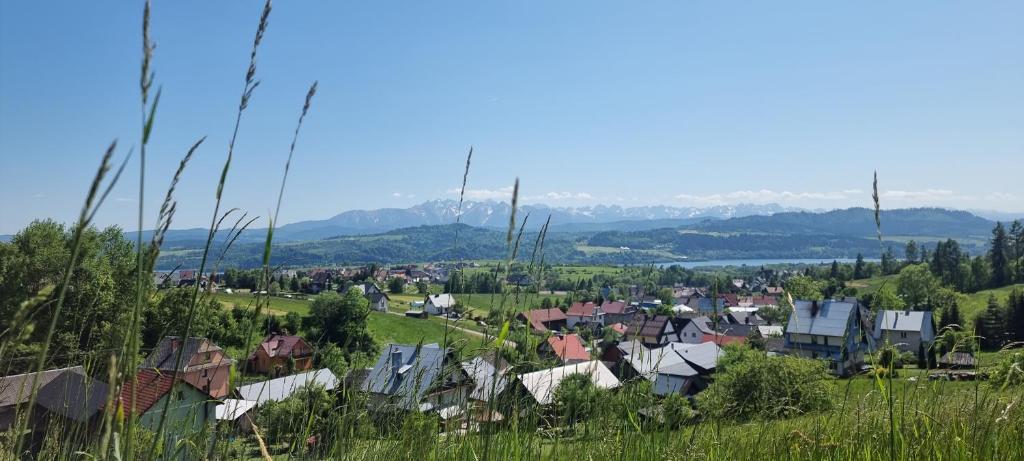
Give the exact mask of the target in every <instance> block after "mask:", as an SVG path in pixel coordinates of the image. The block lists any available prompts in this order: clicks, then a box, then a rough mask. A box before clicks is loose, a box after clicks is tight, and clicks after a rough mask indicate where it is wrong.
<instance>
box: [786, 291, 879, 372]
mask: <svg viewBox="0 0 1024 461" xmlns="http://www.w3.org/2000/svg"><path fill="white" fill-rule="evenodd" d="M784 338H785V349H786V352H788V353H789V354H791V355H795V356H798V357H806V358H811V359H821V360H825V361H827V362H828V366H829V370H831V371H832V373H834V374H837V375H840V376H848V375H850V374H853V373H856V372H857V371H858V370H859V369H860V368H861V367H862V366H863V365H864V353H865V352H867V351H870V350H872V349H874V344H875V342H874V337H873V336H872V334H871V324H870V321H869V320H868V314H867V309H866V308H864V306H862V305H861V304H860V303H859V302H858V301H857V299H856V298H847V299H844V300H836V299H827V300H824V301H819V300H812V301H795V302H794V306H793V312H792V313H791V314H790V316H789V323H788V324H787V325H786V330H785V335H784Z"/></svg>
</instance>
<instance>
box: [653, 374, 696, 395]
mask: <svg viewBox="0 0 1024 461" xmlns="http://www.w3.org/2000/svg"><path fill="white" fill-rule="evenodd" d="M690 384H691V380H690V379H689V378H685V377H682V376H675V375H664V374H658V375H656V376H655V378H654V393H655V394H657V395H669V394H684V395H685V394H687V393H688V392H689V390H690Z"/></svg>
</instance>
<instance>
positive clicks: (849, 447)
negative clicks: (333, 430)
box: [275, 370, 1024, 460]
mask: <svg viewBox="0 0 1024 461" xmlns="http://www.w3.org/2000/svg"><path fill="white" fill-rule="evenodd" d="M918 373H920V371H918V370H908V374H907V375H906V376H908V377H915V378H917V377H919V376H918ZM832 388H833V395H834V402H835V405H834V407H833V409H832V410H829V411H825V412H819V413H812V414H805V415H802V416H798V417H795V418H791V419H786V420H778V421H747V422H731V421H712V420H705V421H703V422H699V423H696V424H690V425H686V426H683V427H682V428H678V429H667V428H664V427H662V426H660V425H659V424H658V423H655V422H652V421H651V420H647V419H645V418H643V417H642V413H641V412H640V409H642V408H647V407H649V406H651V405H654V404H656V402H657V401H656V400H655V399H654V398H653V397H650V396H649V395H646V394H636V395H631V394H630V392H629V391H627V390H622V391H620V392H618V393H616V394H613V395H612V396H610V397H609V398H608V399H607V401H605V402H602V406H601V410H600V411H599V414H598V415H597V416H595V417H593V418H592V419H590V420H587V421H585V422H582V423H578V424H576V425H573V426H569V427H560V428H559V427H552V426H548V425H545V424H543V423H542V422H541V421H540V420H539V419H538V418H537V415H538V414H539V413H543V412H544V411H543V410H539V409H537V410H538V411H539V413H538V411H534V410H530V411H527V412H524V413H520V416H519V417H518V418H515V417H513V420H512V421H510V422H509V423H508V424H507V425H505V426H503V427H501V428H500V429H498V430H497V431H494V432H492V433H490V434H480V433H475V434H468V435H466V434H461V433H454V432H450V433H445V432H441V433H440V434H439V433H438V431H442V430H443V429H442V428H441V426H438V425H437V423H436V421H432V420H429V419H423V418H419V419H418V420H417V421H418V422H417V423H416V424H410V423H409V422H408V421H407V423H406V425H405V426H403V427H402V428H401V430H398V431H394V432H391V433H387V434H376V433H375V434H365V433H364V434H356V433H354V432H348V431H347V428H346V429H343V431H346V432H347V433H348V436H344V437H342V438H341V439H339V440H336V441H335V444H334V445H333V446H332V447H330V448H329V449H326V450H324V451H322V452H319V453H305V454H304V455H303V456H301V457H300V456H292V457H286V456H281V457H277V458H275V459H355V460H362V459H367V460H369V459H430V460H476V459H502V460H504V459H515V460H519V459H523V460H526V459H529V460H535V459H545V460H546V459H551V460H556V459H588V460H621V459H630V460H655V459H698V460H736V459H744V460H745V459H772V460H775V459H787V460H848V459H859V460H878V459H898V460H916V459H953V460H959V459H979V460H982V459H983V460H1011V459H1022V458H1021V457H1022V456H1024V410H1022V408H1021V403H1022V401H1024V391H1022V389H1021V388H1016V389H1002V390H1000V389H993V388H991V387H990V386H988V385H987V384H984V383H977V382H943V381H928V380H926V379H917V380H910V379H905V378H899V379H894V380H893V381H892V386H891V389H892V390H893V393H892V400H891V408H892V412H891V414H892V415H893V416H892V418H891V419H890V416H889V415H890V400H889V399H888V398H887V390H888V389H890V387H889V383H888V382H887V381H882V382H876V381H874V380H873V379H869V378H865V377H857V378H854V379H849V380H838V379H837V380H834V381H832ZM363 418H365V416H357V419H363ZM363 422H364V423H365V421H363ZM359 424H361V423H356V425H359ZM317 430H318V431H324V430H330V429H329V428H317ZM890 434H892V435H893V437H892V438H890Z"/></svg>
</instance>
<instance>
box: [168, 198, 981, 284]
mask: <svg viewBox="0 0 1024 461" xmlns="http://www.w3.org/2000/svg"><path fill="white" fill-rule="evenodd" d="M453 204H454V203H453V202H427V204H423V205H419V206H416V207H413V208H410V209H405V210H377V211H374V212H346V213H342V214H340V215H338V216H335V217H334V218H331V219H328V220H324V221H307V222H303V223H295V224H291V225H288V226H284V227H282V229H281V230H280V231H276V232H275V248H274V253H273V254H274V261H275V262H276V263H277V264H285V265H288V266H295V267H302V266H316V265H332V264H356V263H369V262H376V263H399V262H425V261H437V260H453V259H460V258H464V259H504V258H505V257H507V251H508V250H507V247H506V244H505V237H506V232H505V231H504V230H503V228H504V227H505V226H507V222H508V208H507V206H502V205H501V204H496V203H492V202H473V203H471V204H468V205H469V206H467V207H466V210H467V212H466V213H465V214H464V215H463V217H464V219H465V221H464V223H463V224H460V225H454V224H450V223H438V221H443V220H444V217H445V216H449V217H452V216H454V214H455V211H454V210H455V208H452V207H450V206H449V205H453ZM454 205H456V206H457V204H454ZM754 210H755V209H754V208H746V209H743V210H742V211H741V209H740V208H739V207H736V208H732V209H728V210H725V209H719V210H715V211H710V210H696V209H684V208H672V207H643V208H618V207H594V208H582V209H581V208H571V209H567V208H550V207H542V206H531V207H523V208H522V210H521V212H522V213H520V214H519V215H518V216H520V217H521V216H525V214H526V213H527V212H529V213H531V218H530V222H532V223H536V224H535V225H534V226H528V228H529V229H528V233H527V235H526V236H524V238H523V243H522V245H521V248H520V253H519V254H520V257H521V258H529V257H530V255H531V254H532V249H533V242H534V240H535V239H536V230H537V226H539V225H540V223H541V222H542V221H543V220H545V219H547V215H548V213H550V214H551V215H552V232H551V233H550V234H549V235H548V237H547V241H546V242H545V246H544V256H545V260H546V261H548V262H579V263H613V264H633V263H651V262H667V261H675V260H681V259H683V258H688V259H691V260H693V259H742V258H779V259H785V258H852V257H855V256H856V255H857V254H858V253H862V254H863V255H864V256H865V257H878V256H879V255H880V253H881V246H880V245H879V244H878V241H877V240H876V231H875V224H874V212H873V211H872V210H869V209H866V208H849V209H845V210H833V211H828V212H817V213H815V212H806V211H799V212H793V211H782V212H777V213H774V214H771V215H760V214H757V215H755V214H751V215H745V216H735V217H728V216H723V215H724V214H725V213H732V214H738V213H743V212H753V211H754ZM446 213H447V214H446ZM556 216H558V218H556ZM622 218H626V219H622ZM556 219H579V220H584V221H583V222H579V221H576V222H572V221H569V222H565V223H561V222H558V221H556ZM616 219H617V220H616ZM415 220H430V221H429V222H428V223H426V224H422V225H413V226H409V227H400V228H397V229H389V230H386V231H382V232H376V233H366V232H363V233H359V231H357V230H355V229H366V228H387V227H389V226H400V225H402V224H405V223H408V222H410V221H412V222H415ZM881 221H882V232H883V237H884V239H885V245H891V246H893V247H894V248H895V249H896V250H897V252H900V251H901V250H902V247H903V244H904V243H905V242H906V240H908V239H915V240H917V241H919V242H922V243H926V244H929V245H934V242H936V241H938V240H945V239H947V238H952V239H956V240H958V241H960V243H961V246H962V247H963V248H964V249H965V250H966V251H968V252H970V253H971V254H981V253H982V252H983V251H985V248H986V245H987V241H988V238H989V236H990V232H991V229H992V227H993V226H994V225H995V222H994V221H990V220H987V219H984V218H981V217H978V216H975V215H973V214H971V213H968V212H965V211H953V210H945V209H940V208H915V209H902V210H885V211H883V212H882V215H881ZM339 229H349V231H348V233H343V232H339ZM178 232H184V231H178ZM456 232H459V237H458V242H459V243H458V246H457V247H456V246H455V234H456ZM282 234H284V235H286V236H288V237H287V238H280V236H281V235H282ZM326 234H333V236H331V237H321V236H323V235H326ZM263 238H265V234H264V233H262V232H260V231H251V232H249V234H248V236H247V237H246V239H243V240H240V241H239V242H237V243H236V244H235V246H234V247H233V248H232V249H231V250H230V251H229V252H228V253H227V256H226V259H225V262H224V264H222V266H239V267H255V266H258V265H259V264H260V255H261V254H262V244H261V243H260V242H261V241H262V239H263ZM186 242H188V240H174V243H173V244H168V245H167V246H166V247H165V249H166V250H168V251H166V252H165V253H164V254H163V256H162V257H161V261H160V264H159V265H160V267H161V268H165V269H166V268H173V267H177V266H179V265H180V266H181V267H192V266H194V265H197V264H198V261H199V257H200V256H201V254H200V251H201V250H200V248H201V243H202V240H199V241H198V243H194V244H187V243H186Z"/></svg>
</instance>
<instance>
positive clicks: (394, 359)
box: [391, 348, 402, 371]
mask: <svg viewBox="0 0 1024 461" xmlns="http://www.w3.org/2000/svg"><path fill="white" fill-rule="evenodd" d="M401 367H402V351H401V350H399V349H397V348H396V349H392V350H391V368H392V369H394V370H396V371H397V370H398V369H399V368H401Z"/></svg>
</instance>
